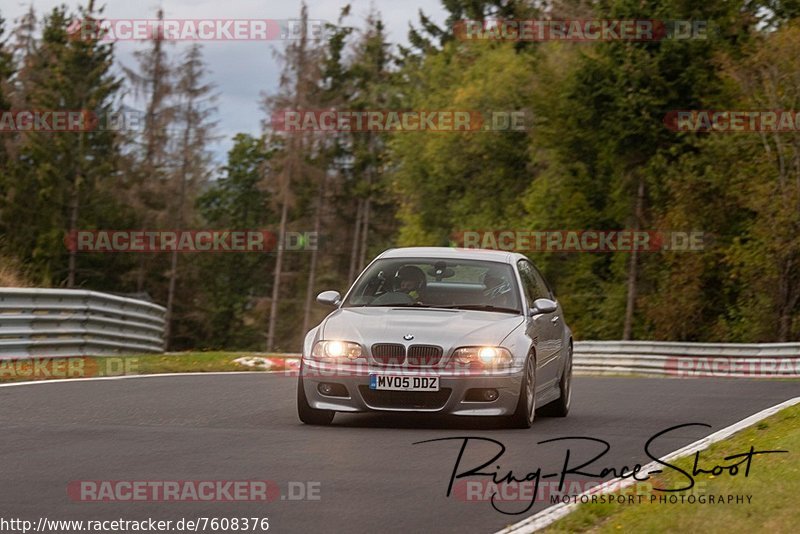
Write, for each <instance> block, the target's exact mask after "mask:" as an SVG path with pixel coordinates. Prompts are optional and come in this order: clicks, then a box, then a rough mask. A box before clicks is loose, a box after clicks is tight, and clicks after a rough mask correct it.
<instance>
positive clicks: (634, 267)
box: [622, 177, 644, 341]
mask: <svg viewBox="0 0 800 534" xmlns="http://www.w3.org/2000/svg"><path fill="white" fill-rule="evenodd" d="M643 210H644V178H641V177H640V178H639V191H638V193H637V195H636V213H635V220H634V224H633V228H634V230H638V229H639V226H640V225H641V222H642V212H643ZM638 271H639V251H638V249H637V248H636V247H633V250H632V251H631V262H630V266H629V267H628V297H627V302H626V303H625V326H624V328H623V331H622V339H623V340H625V341H627V340H629V339H631V338H632V335H633V315H634V308H635V307H636V282H637V274H638Z"/></svg>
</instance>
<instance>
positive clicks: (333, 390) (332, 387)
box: [317, 382, 348, 397]
mask: <svg viewBox="0 0 800 534" xmlns="http://www.w3.org/2000/svg"><path fill="white" fill-rule="evenodd" d="M317 391H319V393H320V395H325V396H326V397H347V396H348V393H347V388H346V387H344V385H343V384H330V383H328V382H321V383H320V384H319V385H317Z"/></svg>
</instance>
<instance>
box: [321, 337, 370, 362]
mask: <svg viewBox="0 0 800 534" xmlns="http://www.w3.org/2000/svg"><path fill="white" fill-rule="evenodd" d="M361 356H362V352H361V345H359V344H358V343H351V342H349V341H333V340H331V341H320V342H318V343H317V344H316V345H314V349H313V350H312V351H311V357H313V358H316V359H318V360H327V359H341V360H355V359H358V358H361Z"/></svg>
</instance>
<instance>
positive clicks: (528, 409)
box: [510, 356, 536, 428]
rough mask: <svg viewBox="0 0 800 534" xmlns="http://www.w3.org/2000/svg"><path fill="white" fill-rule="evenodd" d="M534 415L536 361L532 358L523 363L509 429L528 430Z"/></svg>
mask: <svg viewBox="0 0 800 534" xmlns="http://www.w3.org/2000/svg"><path fill="white" fill-rule="evenodd" d="M535 413H536V361H535V360H534V358H533V356H531V357H529V358H528V361H527V362H526V363H525V373H524V374H523V376H522V385H521V387H520V391H519V401H517V409H516V410H515V411H514V415H512V416H511V425H510V426H511V428H530V427H531V425H533V417H534V414H535Z"/></svg>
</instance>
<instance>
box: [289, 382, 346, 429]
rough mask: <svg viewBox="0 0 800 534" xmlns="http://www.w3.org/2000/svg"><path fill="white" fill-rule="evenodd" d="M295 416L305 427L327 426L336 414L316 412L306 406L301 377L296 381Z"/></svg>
mask: <svg viewBox="0 0 800 534" xmlns="http://www.w3.org/2000/svg"><path fill="white" fill-rule="evenodd" d="M297 415H298V417H300V420H301V421H302V422H303V423H305V424H307V425H324V426H326V425H329V424H331V422H332V421H333V416H334V415H336V412H334V411H333V410H317V409H316V408H312V407H311V406H310V405H309V404H308V399H307V398H306V390H305V388H304V387H303V377H302V376H301V377H299V378H298V379H297Z"/></svg>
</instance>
